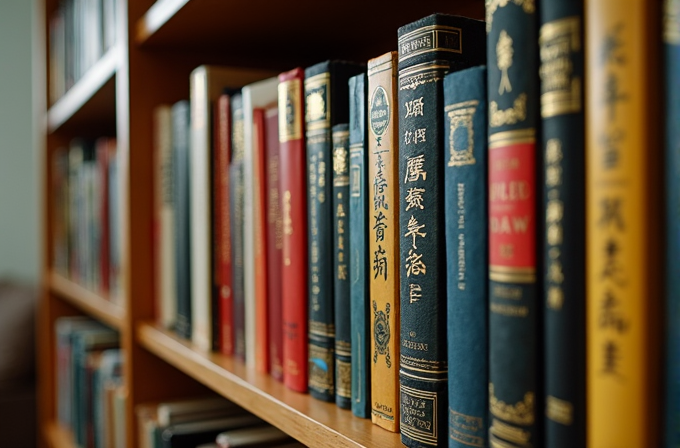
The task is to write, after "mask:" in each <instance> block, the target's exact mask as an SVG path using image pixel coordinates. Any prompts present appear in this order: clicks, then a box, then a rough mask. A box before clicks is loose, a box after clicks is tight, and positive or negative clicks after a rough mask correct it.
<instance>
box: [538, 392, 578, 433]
mask: <svg viewBox="0 0 680 448" xmlns="http://www.w3.org/2000/svg"><path fill="white" fill-rule="evenodd" d="M545 415H546V416H547V417H548V418H549V419H550V420H552V421H554V422H557V423H560V424H562V425H565V426H571V424H572V423H573V422H574V406H573V405H572V404H571V403H569V402H568V401H565V400H560V399H559V398H557V397H553V396H550V395H548V397H547V399H546V402H545Z"/></svg>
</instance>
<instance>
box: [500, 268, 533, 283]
mask: <svg viewBox="0 0 680 448" xmlns="http://www.w3.org/2000/svg"><path fill="white" fill-rule="evenodd" d="M489 280H493V281H495V282H503V283H536V274H533V275H532V274H506V273H503V272H491V271H489Z"/></svg>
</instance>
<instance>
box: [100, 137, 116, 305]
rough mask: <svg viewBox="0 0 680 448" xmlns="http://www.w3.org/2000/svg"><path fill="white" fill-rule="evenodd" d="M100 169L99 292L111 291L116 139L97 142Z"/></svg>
mask: <svg viewBox="0 0 680 448" xmlns="http://www.w3.org/2000/svg"><path fill="white" fill-rule="evenodd" d="M95 147H96V151H97V155H96V157H97V169H98V170H99V176H98V177H97V179H98V181H99V198H98V201H99V225H100V228H99V283H98V285H99V292H100V293H101V294H102V295H104V296H108V293H109V271H110V270H109V260H110V257H109V254H110V250H109V160H110V159H113V158H114V157H115V153H116V140H115V139H112V138H108V137H101V138H99V139H97V142H96V145H95Z"/></svg>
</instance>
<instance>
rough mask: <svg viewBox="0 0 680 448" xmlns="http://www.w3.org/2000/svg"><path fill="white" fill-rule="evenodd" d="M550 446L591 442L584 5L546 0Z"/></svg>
mask: <svg viewBox="0 0 680 448" xmlns="http://www.w3.org/2000/svg"><path fill="white" fill-rule="evenodd" d="M540 15H541V28H540V31H539V38H538V42H539V45H540V55H541V65H540V68H539V74H540V77H541V118H542V122H541V126H542V128H541V140H542V142H541V143H542V148H541V151H542V154H543V165H542V170H543V173H542V177H541V178H542V179H543V198H542V200H543V208H542V210H541V220H542V221H543V222H544V223H545V229H544V231H543V235H542V239H543V245H542V251H543V263H544V266H545V270H544V275H543V285H542V286H543V302H544V304H545V305H544V306H543V307H542V309H543V318H544V324H543V325H544V327H543V335H544V337H543V341H544V347H543V354H544V360H545V371H544V374H543V378H544V384H545V391H544V394H543V396H544V397H545V398H544V399H545V413H544V421H545V443H546V445H547V446H551V447H555V448H571V447H574V446H585V445H586V415H585V414H586V331H585V326H586V312H585V306H586V279H585V274H586V271H585V270H584V269H583V266H584V264H585V256H586V254H585V250H586V246H585V238H586V235H585V226H586V223H585V203H586V196H585V187H586V185H585V129H584V126H585V120H584V115H583V68H584V65H583V60H584V53H583V2H580V1H579V2H575V1H571V0H545V1H543V3H542V4H541V10H540Z"/></svg>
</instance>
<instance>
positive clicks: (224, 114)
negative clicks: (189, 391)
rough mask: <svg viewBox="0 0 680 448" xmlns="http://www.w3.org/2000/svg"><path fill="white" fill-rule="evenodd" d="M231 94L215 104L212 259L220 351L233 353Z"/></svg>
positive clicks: (220, 98) (223, 96) (224, 94)
mask: <svg viewBox="0 0 680 448" xmlns="http://www.w3.org/2000/svg"><path fill="white" fill-rule="evenodd" d="M230 98H231V96H230V95H229V94H228V93H223V94H222V95H220V97H219V98H218V99H217V102H216V103H215V112H214V115H213V116H214V139H213V141H214V147H215V156H214V160H215V163H214V164H213V170H214V172H213V211H214V212H213V220H214V225H213V234H214V238H215V240H214V245H213V250H214V251H215V253H214V255H213V257H214V260H215V262H214V263H213V266H214V269H215V272H214V274H213V275H214V280H213V284H214V288H215V290H214V294H215V295H217V297H218V307H219V312H218V315H219V317H218V325H217V332H218V340H219V344H218V345H219V347H220V351H221V352H222V353H223V354H225V355H232V354H233V353H234V325H233V324H234V317H233V316H234V315H233V311H234V301H233V295H232V270H231V230H230V229H231V213H230V201H229V197H230V195H229V164H230V161H231V108H230Z"/></svg>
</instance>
